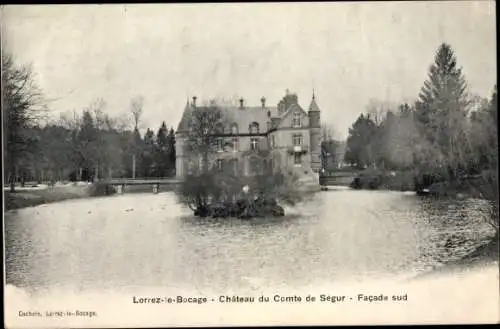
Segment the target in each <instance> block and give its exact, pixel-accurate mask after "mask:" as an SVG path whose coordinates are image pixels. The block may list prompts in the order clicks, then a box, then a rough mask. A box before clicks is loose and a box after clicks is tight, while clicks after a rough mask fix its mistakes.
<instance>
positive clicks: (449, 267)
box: [414, 232, 500, 280]
mask: <svg viewBox="0 0 500 329" xmlns="http://www.w3.org/2000/svg"><path fill="white" fill-rule="evenodd" d="M499 257H500V250H499V236H498V232H497V234H496V235H495V236H494V237H493V238H492V239H491V240H490V241H489V242H487V243H486V244H484V245H481V246H479V247H478V248H476V249H474V251H472V252H470V253H469V254H467V255H465V256H464V257H462V258H459V259H457V260H453V261H448V262H446V263H444V264H442V265H441V266H439V267H436V268H434V269H432V270H430V271H429V272H426V273H423V274H420V275H418V276H416V277H415V278H414V279H416V280H420V279H427V278H429V277H435V276H440V275H443V274H448V275H449V274H455V273H461V272H464V271H470V270H474V269H484V268H486V267H488V266H492V265H493V266H495V265H496V266H498V264H499Z"/></svg>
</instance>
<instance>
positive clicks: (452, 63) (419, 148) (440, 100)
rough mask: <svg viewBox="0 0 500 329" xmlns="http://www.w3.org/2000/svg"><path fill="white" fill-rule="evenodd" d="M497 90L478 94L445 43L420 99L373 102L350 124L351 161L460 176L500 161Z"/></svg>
mask: <svg viewBox="0 0 500 329" xmlns="http://www.w3.org/2000/svg"><path fill="white" fill-rule="evenodd" d="M497 124H498V122H497V90H496V85H495V86H494V88H493V92H492V94H491V96H490V97H489V98H487V99H486V98H480V97H473V96H471V95H470V94H469V93H468V86H467V82H466V79H465V77H464V74H463V73H462V69H461V68H459V67H458V65H457V59H456V56H455V54H454V52H453V49H452V48H451V46H450V45H448V44H446V43H444V44H442V45H441V46H440V47H439V48H438V50H437V52H436V54H435V57H434V62H433V64H432V65H431V66H430V68H429V73H428V78H427V79H426V80H425V81H424V83H423V86H422V88H421V90H420V93H419V95H418V98H417V100H416V101H415V102H414V103H411V104H409V103H403V104H401V105H399V106H397V108H395V109H394V108H390V106H386V104H382V103H375V102H372V104H371V106H370V108H369V109H368V111H367V112H366V113H362V114H361V115H360V116H359V117H358V118H357V119H356V121H355V122H354V123H353V124H352V127H351V128H350V129H349V136H348V139H347V148H346V153H345V161H346V162H348V163H350V164H351V165H352V166H354V167H357V168H358V169H364V168H367V167H375V168H383V169H388V170H412V171H413V172H414V173H415V175H416V176H417V177H420V178H422V177H423V176H432V177H434V178H436V177H439V179H441V180H456V179H459V178H461V177H464V176H466V175H474V174H479V173H481V172H483V171H485V170H490V171H495V172H496V168H497V164H498V151H497V148H498V140H497Z"/></svg>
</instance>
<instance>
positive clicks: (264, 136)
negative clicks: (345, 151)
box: [176, 91, 321, 180]
mask: <svg viewBox="0 0 500 329" xmlns="http://www.w3.org/2000/svg"><path fill="white" fill-rule="evenodd" d="M196 106H197V105H196V97H193V101H192V103H191V104H189V102H188V103H187V104H186V107H185V109H184V113H183V115H182V118H181V121H180V122H179V126H178V128H177V133H176V144H177V148H176V156H177V158H176V173H177V177H178V178H179V179H182V177H183V176H185V175H187V174H189V173H190V172H191V171H192V170H193V168H194V167H195V166H198V165H199V160H200V159H195V158H194V157H193V156H191V155H190V154H188V152H187V150H186V147H185V141H186V136H187V134H188V125H189V120H190V113H191V111H192V110H193V108H195V107H196ZM220 108H221V109H222V110H223V111H224V113H225V114H226V116H227V117H228V118H229V120H227V124H225V125H226V127H223V131H224V134H223V137H221V138H220V143H218V144H217V152H215V156H214V159H213V160H212V161H213V163H212V165H216V166H218V168H219V169H220V170H231V171H232V172H233V174H236V175H243V176H251V175H254V174H258V173H259V170H261V168H262V166H268V165H270V166H272V167H271V168H272V170H273V171H274V172H276V171H281V172H283V173H295V174H298V175H299V176H302V177H304V178H305V177H312V178H315V177H318V172H319V171H320V169H321V160H320V153H321V149H320V148H321V140H320V139H321V122H320V109H319V107H318V105H317V104H316V99H315V96H314V92H313V95H312V100H311V102H310V105H309V107H308V109H307V111H306V110H304V109H303V108H302V107H301V106H300V105H299V103H298V97H297V95H296V94H290V93H288V91H287V93H286V95H285V96H284V97H283V99H282V100H281V101H280V102H279V103H278V105H277V106H275V107H274V106H267V104H266V99H265V98H264V97H262V98H261V99H260V106H248V105H246V104H245V100H244V99H240V100H239V106H237V105H236V106H220ZM225 141H227V142H228V143H226V142H225ZM264 153H265V154H268V155H270V157H269V156H266V158H267V159H271V160H270V161H272V163H268V161H269V160H263V156H262V154H264ZM316 179H317V178H316ZM316 179H314V180H316Z"/></svg>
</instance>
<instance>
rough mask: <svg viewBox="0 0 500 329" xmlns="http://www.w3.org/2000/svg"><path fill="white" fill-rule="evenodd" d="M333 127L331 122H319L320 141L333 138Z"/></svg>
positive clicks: (334, 133)
mask: <svg viewBox="0 0 500 329" xmlns="http://www.w3.org/2000/svg"><path fill="white" fill-rule="evenodd" d="M335 135H336V132H335V127H334V126H333V124H331V123H323V124H321V138H322V141H331V140H334V139H335V137H336V136H335Z"/></svg>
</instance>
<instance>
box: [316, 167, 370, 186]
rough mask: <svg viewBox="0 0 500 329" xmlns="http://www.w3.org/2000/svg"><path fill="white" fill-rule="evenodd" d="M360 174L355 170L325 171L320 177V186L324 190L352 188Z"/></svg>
mask: <svg viewBox="0 0 500 329" xmlns="http://www.w3.org/2000/svg"><path fill="white" fill-rule="evenodd" d="M359 172H360V171H355V170H331V171H325V172H324V173H320V175H319V184H320V185H321V187H322V188H323V189H328V186H350V184H351V183H352V181H353V180H354V178H355V177H356V176H357V175H358V174H359Z"/></svg>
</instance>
